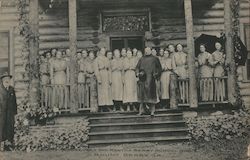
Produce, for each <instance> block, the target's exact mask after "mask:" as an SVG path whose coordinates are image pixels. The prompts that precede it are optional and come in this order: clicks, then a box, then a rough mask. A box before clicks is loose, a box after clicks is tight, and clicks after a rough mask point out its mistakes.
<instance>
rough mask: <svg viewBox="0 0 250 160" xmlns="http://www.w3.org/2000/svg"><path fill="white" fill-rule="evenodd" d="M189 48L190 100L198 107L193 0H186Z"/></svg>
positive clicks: (192, 106) (191, 104) (193, 105)
mask: <svg viewBox="0 0 250 160" xmlns="http://www.w3.org/2000/svg"><path fill="white" fill-rule="evenodd" d="M184 10H185V22H186V35H187V48H188V57H187V61H188V73H189V102H190V107H191V108H195V107H198V98H197V84H196V83H197V82H196V75H195V70H196V66H195V50H194V33H193V15H192V1H191V0H184Z"/></svg>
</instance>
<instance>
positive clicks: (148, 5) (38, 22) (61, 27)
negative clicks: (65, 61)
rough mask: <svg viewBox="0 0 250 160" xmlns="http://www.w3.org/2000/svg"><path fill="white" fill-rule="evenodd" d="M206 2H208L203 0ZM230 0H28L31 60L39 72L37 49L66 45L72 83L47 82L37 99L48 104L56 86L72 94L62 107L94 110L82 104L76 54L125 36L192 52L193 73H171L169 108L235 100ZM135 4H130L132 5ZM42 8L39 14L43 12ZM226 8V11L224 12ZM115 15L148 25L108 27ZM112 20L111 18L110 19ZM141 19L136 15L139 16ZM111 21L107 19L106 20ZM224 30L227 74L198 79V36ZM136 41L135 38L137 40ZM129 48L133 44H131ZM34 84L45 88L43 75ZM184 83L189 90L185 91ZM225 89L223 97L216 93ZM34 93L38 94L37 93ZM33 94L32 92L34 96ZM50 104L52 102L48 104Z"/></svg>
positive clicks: (111, 45) (190, 65) (190, 69)
mask: <svg viewBox="0 0 250 160" xmlns="http://www.w3.org/2000/svg"><path fill="white" fill-rule="evenodd" d="M204 3H206V4H204ZM230 3H231V0H224V1H221V0H213V1H206V2H204V1H202V0H178V1H176V0H169V1H164V0H150V1H147V2H145V1H143V0H138V1H132V0H131V1H130V0H129V1H123V0H119V1H112V0H108V1H102V0H94V1H90V0H60V1H59V0H58V1H57V0H54V1H49V0H48V1H39V0H30V23H31V29H32V32H33V34H34V37H39V40H38V39H37V38H34V39H32V40H31V41H30V51H31V54H30V55H31V56H30V63H31V64H32V65H31V66H37V67H36V68H37V70H35V71H34V72H39V66H38V63H37V62H38V61H37V60H38V57H39V54H42V53H44V52H45V51H48V50H51V49H53V48H58V49H61V50H65V49H67V48H69V49H70V53H71V55H70V57H69V59H70V66H69V70H70V81H69V82H70V83H69V84H66V85H52V84H48V85H46V87H47V89H48V92H46V93H43V90H41V89H38V90H37V91H36V93H35V94H30V95H31V97H30V98H31V99H33V103H38V104H40V105H41V106H45V105H46V106H48V105H49V104H50V103H51V102H50V101H51V100H52V101H53V99H54V97H53V94H52V92H53V90H58V89H59V90H61V91H63V92H67V93H68V95H69V96H68V97H66V99H65V98H64V102H62V103H64V105H63V106H64V107H62V108H59V112H60V113H61V112H71V113H77V112H80V111H88V110H90V107H89V105H88V104H87V105H85V106H86V107H81V106H80V107H79V105H78V104H79V101H81V99H79V98H78V97H79V92H78V88H79V87H80V86H81V85H82V84H80V83H78V82H77V78H76V74H77V69H76V66H77V65H76V63H77V62H76V61H77V60H76V56H75V53H76V52H77V51H79V50H81V49H86V48H88V49H90V50H91V49H92V50H97V49H98V48H101V47H106V48H108V49H110V50H112V49H113V48H114V43H113V42H115V41H114V39H119V38H120V39H125V40H123V42H124V45H126V44H127V46H128V44H133V41H132V42H131V43H129V38H135V37H136V38H139V39H141V40H142V45H141V49H142V48H143V47H145V46H149V47H166V46H167V45H168V44H178V43H180V44H182V45H183V46H184V47H185V52H187V54H188V58H187V61H188V73H189V76H188V77H189V78H187V79H179V78H178V77H176V76H175V75H172V76H171V84H170V95H171V96H170V107H171V109H178V108H180V109H182V107H189V108H197V107H200V106H202V105H210V106H216V105H221V104H231V105H234V104H235V103H236V97H235V95H236V86H235V82H236V78H235V76H236V75H235V72H234V71H235V63H234V53H233V52H234V51H233V41H232V35H233V31H232V28H233V27H232V26H233V24H232V19H231V16H232V11H231V8H230ZM131 6H132V7H131ZM39 11H40V13H39ZM224 13H225V14H224ZM114 17H123V18H125V19H126V18H128V17H134V18H135V19H136V18H138V17H139V18H142V17H145V19H144V21H145V25H144V26H143V27H142V28H140V29H138V28H136V29H132V30H130V29H131V28H133V26H132V27H131V28H130V27H128V28H127V29H126V28H125V29H121V28H119V27H118V28H116V30H112V29H111V30H110V29H109V27H112V26H115V25H119V24H113V25H110V22H111V23H112V22H115V21H114ZM108 20H111V21H108ZM137 20H138V19H137ZM108 22H109V23H108ZM221 32H223V33H225V35H226V39H227V40H226V44H225V53H226V65H227V66H228V69H227V74H226V76H225V77H220V78H216V77H215V78H214V77H209V78H205V79H199V78H198V76H197V67H196V65H195V62H196V59H197V57H196V56H195V47H194V38H195V37H198V36H199V35H201V34H202V33H205V34H211V35H219V34H220V33H221ZM136 42H137V41H136ZM128 47H130V46H128ZM33 80H34V81H33V82H34V83H32V87H31V90H30V92H34V90H32V88H43V87H44V86H43V85H41V83H40V80H39V79H38V78H37V77H33ZM201 81H211V86H212V94H213V95H212V98H211V99H209V100H206V101H204V100H202V99H201V93H200V91H199V89H200V87H201V84H200V82H201ZM218 82H219V83H221V84H223V88H222V90H219V91H218V89H216V83H218ZM184 88H185V90H184ZM218 94H222V95H223V96H222V97H223V98H218V97H217V96H216V95H218ZM36 95H42V96H37V97H41V98H40V99H37V98H34V96H36ZM32 96H33V97H32ZM50 107H52V106H51V104H50Z"/></svg>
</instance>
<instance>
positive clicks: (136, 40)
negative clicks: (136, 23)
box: [110, 36, 144, 51]
mask: <svg viewBox="0 0 250 160" xmlns="http://www.w3.org/2000/svg"><path fill="white" fill-rule="evenodd" d="M110 42H111V43H110V45H111V46H110V48H111V50H112V51H113V50H114V49H120V50H121V49H122V48H130V49H131V50H132V49H133V48H136V49H138V50H141V51H142V49H143V47H144V42H143V37H141V36H138V37H111V38H110Z"/></svg>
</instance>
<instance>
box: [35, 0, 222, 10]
mask: <svg viewBox="0 0 250 160" xmlns="http://www.w3.org/2000/svg"><path fill="white" fill-rule="evenodd" d="M39 1H40V4H41V5H42V6H43V7H48V6H49V4H50V0H39ZM183 1H184V0H77V3H78V4H77V7H78V8H82V7H92V8H101V7H109V8H118V7H132V8H135V7H148V8H150V7H153V8H154V7H155V8H157V7H166V9H178V8H179V9H183ZM218 1H221V0H209V1H206V0H192V7H193V10H207V9H209V8H211V7H212V6H213V5H214V4H215V3H216V2H218ZM53 4H54V5H53V8H67V7H68V0H54V1H53Z"/></svg>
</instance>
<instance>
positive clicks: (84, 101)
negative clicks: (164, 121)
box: [40, 43, 225, 112]
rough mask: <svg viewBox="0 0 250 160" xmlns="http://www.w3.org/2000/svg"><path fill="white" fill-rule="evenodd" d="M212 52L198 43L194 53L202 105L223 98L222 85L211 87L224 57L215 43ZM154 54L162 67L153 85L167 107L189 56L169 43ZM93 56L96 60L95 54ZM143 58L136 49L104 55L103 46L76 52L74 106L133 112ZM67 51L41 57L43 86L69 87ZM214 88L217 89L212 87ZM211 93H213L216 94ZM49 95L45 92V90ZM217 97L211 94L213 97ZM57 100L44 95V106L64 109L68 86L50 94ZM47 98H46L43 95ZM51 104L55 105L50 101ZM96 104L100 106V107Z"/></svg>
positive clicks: (182, 91)
mask: <svg viewBox="0 0 250 160" xmlns="http://www.w3.org/2000/svg"><path fill="white" fill-rule="evenodd" d="M215 48H216V51H215V52H214V53H212V54H210V53H208V52H206V48H205V45H200V52H201V53H200V54H199V55H198V57H197V59H198V61H197V62H198V71H199V72H198V74H199V75H198V77H199V78H200V79H199V84H200V85H199V88H200V96H201V98H202V100H203V101H210V100H213V99H214V97H215V98H216V99H220V100H223V99H224V98H225V93H224V91H223V90H224V87H225V86H224V85H225V84H223V83H222V81H219V80H218V81H216V80H215V83H213V80H212V79H209V78H211V77H217V78H219V77H223V76H224V75H225V71H224V60H225V56H224V54H223V53H222V52H221V48H222V47H221V44H220V43H216V44H215ZM151 51H152V55H154V56H156V57H158V58H159V60H160V63H161V65H162V73H161V78H160V79H159V80H158V81H157V82H156V83H157V97H158V100H159V102H161V104H162V105H163V106H164V107H166V106H169V99H170V91H169V90H170V89H169V87H170V75H171V74H172V73H175V74H176V75H178V78H179V79H187V78H188V65H187V56H188V55H187V53H185V52H184V51H183V46H182V45H181V44H177V45H176V47H175V46H174V45H172V44H170V45H168V47H167V48H166V49H164V48H160V49H159V52H158V53H157V51H156V50H155V49H152V50H151ZM96 55H97V56H96ZM142 56H143V53H142V52H141V51H140V50H137V49H136V48H134V49H125V48H123V49H121V50H118V49H115V50H114V51H113V52H112V51H106V49H105V48H101V49H100V50H99V51H98V52H97V53H96V54H95V53H94V52H93V51H90V52H87V51H86V50H82V51H81V52H77V54H76V58H77V65H78V67H77V73H78V75H77V81H78V105H79V107H80V108H86V107H90V109H91V111H92V112H97V111H98V110H101V111H103V110H108V111H117V110H120V111H131V110H133V111H136V110H138V107H137V106H138V105H137V82H138V80H139V79H138V78H137V77H136V74H135V68H136V65H137V63H138V61H139V59H140V58H141V57H142ZM69 57H70V50H69V49H66V50H65V51H59V50H56V49H52V50H51V51H49V52H46V53H45V54H44V55H42V56H41V58H40V63H41V64H40V75H41V83H42V85H47V84H54V85H65V84H68V83H69V76H70V73H69V65H70V60H69ZM214 85H216V86H214ZM179 89H180V96H181V98H185V97H186V98H187V97H188V95H187V94H188V91H187V89H188V88H186V87H180V88H179ZM214 89H215V90H216V91H215V92H214ZM43 90H44V92H43V93H47V92H48V91H47V90H48V89H46V87H45V88H43ZM214 93H215V95H214ZM53 94H54V96H55V97H56V98H55V99H56V100H51V99H50V98H49V97H50V95H49V94H44V98H45V99H47V100H46V104H45V105H53V107H55V106H56V107H58V108H62V107H66V105H68V104H69V102H68V101H69V98H68V97H69V93H68V89H67V88H61V91H60V90H59V91H56V92H55V93H53ZM46 95H47V96H46ZM51 101H53V104H52V103H51ZM98 106H99V107H98Z"/></svg>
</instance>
